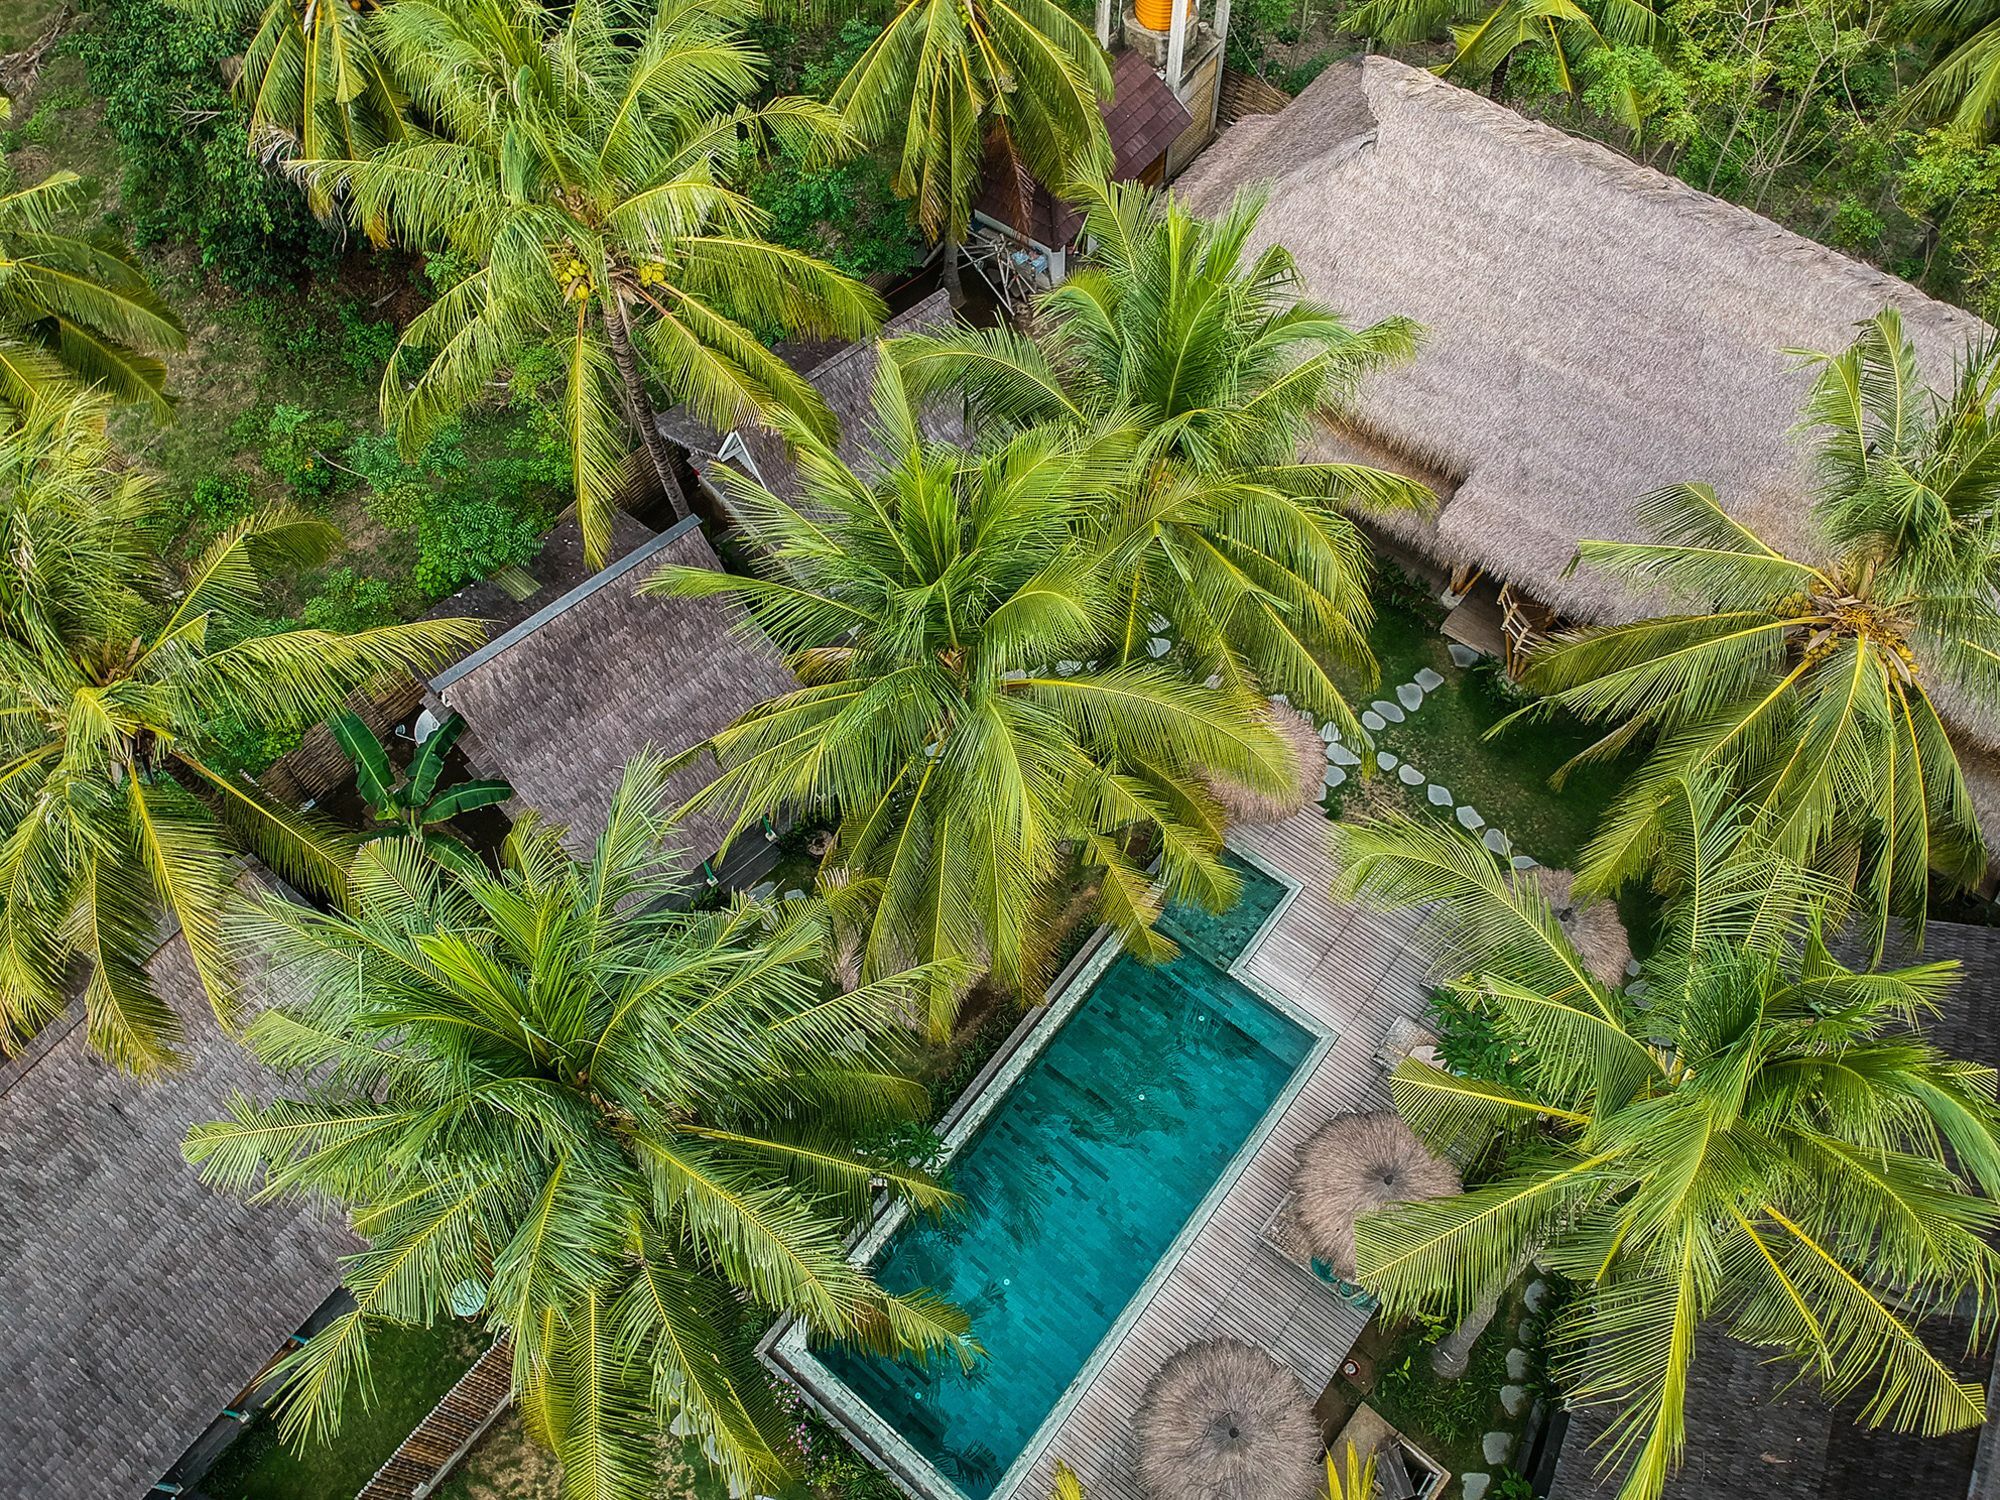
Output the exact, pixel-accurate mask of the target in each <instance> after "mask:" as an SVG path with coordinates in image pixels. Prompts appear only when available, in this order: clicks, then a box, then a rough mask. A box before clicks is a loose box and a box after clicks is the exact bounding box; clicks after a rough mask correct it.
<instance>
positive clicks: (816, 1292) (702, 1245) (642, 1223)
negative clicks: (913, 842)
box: [187, 757, 973, 1500]
mask: <svg viewBox="0 0 2000 1500" xmlns="http://www.w3.org/2000/svg"><path fill="white" fill-rule="evenodd" d="M666 780H667V778H666V773H665V771H664V768H663V766H662V764H661V762H659V761H658V760H657V759H652V758H644V757H642V758H641V759H640V760H639V761H637V762H635V763H634V764H633V765H632V766H631V767H630V768H629V769H628V770H627V773H626V775H625V778H624V781H623V783H622V785H621V787H620V789H619V791H618V793H617V795H616V796H615V797H614V799H613V802H612V805H611V807H610V809H609V814H608V820H607V831H606V833H605V834H604V836H603V837H602V838H601V839H600V840H599V841H598V843H597V845H596V847H595V850H594V851H593V853H592V855H591V857H590V858H589V859H588V860H587V861H583V862H578V861H576V860H573V859H572V858H571V857H570V855H569V854H568V853H567V852H566V851H565V849H564V846H563V843H562V839H561V832H562V831H561V830H559V829H553V828H549V827H546V826H537V825H535V824H533V823H532V821H531V822H529V823H528V824H527V825H525V826H517V827H516V829H515V831H514V833H513V834H512V835H511V836H510V838H509V839H508V841H507V844H506V847H505V849H504V851H503V855H502V865H501V868H500V869H499V870H498V871H497V872H496V871H489V870H487V869H486V868H485V867H484V866H483V865H480V864H478V863H477V862H472V861H468V862H462V863H454V864H452V865H450V866H442V865H439V864H438V863H436V862H435V861H433V860H432V859H430V858H429V857H428V856H427V855H426V853H425V852H424V850H423V849H422V847H421V846H420V845H417V844H415V843H413V842H411V841H409V840H402V839H389V840H381V841H378V842H376V843H374V844H371V845H369V846H368V847H367V848H366V849H364V850H362V852H361V853H360V854H359V855H357V856H356V859H355V864H354V872H353V879H352V881H351V883H350V888H349V889H350V907H349V909H347V910H336V911H332V912H327V913H321V912H317V911H314V910H312V909H311V908H309V907H305V906H301V905H298V904H296V903H294V902H290V901H285V900H280V899H275V898H274V899H272V900H269V901H267V902H265V903H263V904H262V906H261V907H259V908H258V909H257V910H255V911H254V912H252V913H251V914H249V915H247V916H246V917H245V918H243V919H242V920H241V921H240V922H239V924H238V925H237V927H236V928H235V931H236V933H237V935H238V937H239V939H240V940H241V941H243V942H246V943H249V944H253V945H255V946H256V947H258V948H259V949H260V950H262V951H265V952H268V953H269V954H270V955H271V956H272V957H273V959H274V960H275V961H277V962H281V963H286V964H297V965H300V966H302V969H303V972H304V973H305V974H307V975H308V976H311V980H310V981H309V982H308V984H307V985H306V986H305V988H304V991H303V998H301V999H300V1000H299V1001H298V1002H297V1003H296V1004H294V1005H292V1006H289V1007H287V1008H285V1009H283V1010H274V1011H269V1012H266V1013H265V1014H263V1015H262V1016H260V1017H259V1018H258V1019H257V1020H256V1021H255V1022H254V1023H253V1024H252V1025H251V1027H250V1028H249V1032H248V1036H247V1040H248V1042H249V1045H250V1047H251V1048H252V1050H253V1051H254V1052H255V1053H256V1054H257V1055H258V1056H259V1058H261V1059H262V1060H263V1061H264V1062H265V1063H266V1064H267V1065H268V1066H270V1067H272V1068H273V1069H275V1070H277V1072H278V1073H279V1074H280V1075H281V1076H283V1077H286V1078H289V1079H291V1080H293V1081H294V1087H293V1090H292V1092H291V1093H290V1094H289V1095H288V1096H285V1097H280V1098H277V1099H274V1100H272V1101H269V1102H263V1103H259V1102H254V1101H251V1100H249V1099H244V1098H237V1099H235V1100H232V1101H231V1104H230V1108H229V1118H228V1119H227V1120H225V1121H221V1122H218V1123H216V1124H213V1125H205V1126H199V1127H197V1128H196V1129H195V1130H194V1131H193V1132H191V1134H190V1136H189V1139H188V1144H187V1151H188V1154H189V1156H190V1158H191V1159H193V1160H194V1161H196V1162H198V1163H200V1164H201V1166H202V1170H203V1176H204V1177H205V1178H206V1179H207V1180H208V1181H210V1182H214V1183H217V1184H219V1185H222V1186H225V1187H228V1188H231V1189H234V1190H237V1191H243V1192H250V1191H253V1190H254V1191H257V1192H260V1193H262V1194H265V1195H271V1196H278V1197H311V1198H318V1197H320V1196H322V1195H324V1196H329V1197H332V1198H334V1199H336V1200H338V1201H341V1202H343V1203H344V1204H345V1205H347V1207H348V1210H349V1213H350V1215H351V1222H352V1223H353V1224H354V1227H355V1228H356V1230H357V1231H359V1232H360V1233H361V1234H363V1235H365V1236H366V1237H367V1238H368V1240H369V1242H370V1246H371V1248H370V1250H369V1251H368V1253H366V1254H364V1255H361V1256H358V1257H356V1258H355V1259H353V1260H352V1261H351V1262H350V1263H349V1265H348V1269H347V1278H346V1280H347V1287H348V1290H349V1291H350V1292H351V1293H352V1294H353V1296H354V1299H355V1305H354V1307H353V1308H352V1309H351V1310H350V1311H348V1312H346V1313H344V1314H342V1315H341V1316H340V1317H338V1318H337V1319H335V1320H334V1321H333V1322H332V1323H330V1324H329V1325H328V1326H327V1327H325V1328H324V1329H322V1330H321V1331H320V1332H319V1333H317V1334H316V1335H314V1336H313V1338H312V1339H310V1340H309V1341H308V1342H307V1343H306V1344H305V1346H304V1347H303V1348H301V1349H300V1350H298V1351H297V1352H296V1353H295V1354H293V1355H292V1356H291V1357H290V1358H289V1359H287V1360H286V1361H285V1363H284V1365H283V1366H282V1367H281V1370H280V1378H281V1382H282V1396H281V1399H282V1400H283V1402H284V1408H283V1411H284V1415H283V1418H282V1422H283V1431H284V1432H285V1433H286V1435H287V1436H289V1437H291V1438H293V1439H294V1440H297V1439H302V1438H306V1437H312V1436H318V1437H324V1436H326V1435H328V1434H329V1433H331V1432H333V1431H335V1430H336V1429H337V1427H338V1424H339V1421H340V1417H341V1413H342V1411H343V1410H344V1409H345V1407H346V1405H347V1403H348V1402H349V1401H351V1400H353V1399H356V1398H357V1397H358V1396H361V1395H363V1393H365V1381H366V1374H367V1368H368V1347H369V1342H370V1339H371V1336H372V1335H373V1332H374V1330H375V1329H377V1328H378V1327H380V1326H381V1325H383V1324H385V1323H413V1322H430V1321H432V1320H435V1319H439V1318H444V1317H448V1316H450V1315H451V1314H452V1308H453V1303H454V1301H455V1300H456V1299H458V1298H460V1297H462V1296H463V1294H464V1288H465V1287H466V1285H467V1284H468V1283H470V1284H471V1285H472V1286H474V1287H476V1288H478V1289H480V1290H481V1291H482V1292H483V1293H484V1298H485V1305H486V1322H487V1325H488V1326H489V1327H490V1328H491V1329H493V1330H494V1331H495V1332H498V1331H501V1330H505V1331H506V1332H508V1333H509V1334H511V1336H512V1338H513V1341H514V1350H515V1361H514V1385H515V1392H516V1395H517V1398H518V1399H519V1401H520V1403H521V1406H522V1409H523V1411H524V1412H525V1413H526V1414H527V1416H528V1421H529V1428H530V1430H531V1431H532V1432H534V1433H536V1434H537V1435H538V1436H539V1437H541V1438H542V1439H543V1440H544V1441H546V1442H548V1443H549V1444H550V1446H551V1447H552V1448H553V1449H554V1450H555V1453H556V1455H557V1457H558V1458H560V1460H561V1461H562V1471H563V1472H562V1492H563V1494H564V1495H565V1496H576V1497H591V1500H597V1497H611V1496H624V1495H631V1494H639V1493H644V1492H645V1491H646V1489H647V1480H648V1478H649V1477H650V1476H652V1475H654V1474H655V1472H656V1467H657V1465H658V1463H659V1461H660V1450H661V1447H662V1441H663V1439H664V1437H665V1434H666V1432H667V1431H668V1430H669V1429H670V1428H671V1430H673V1431H674V1432H676V1433H685V1434H687V1435H689V1436H691V1437H693V1438H695V1439H697V1440H699V1441H700V1442H702V1443H703V1444H704V1445H705V1446H706V1447H707V1449H708V1451H709V1452H710V1454H711V1455H712V1457H713V1461H714V1462H715V1463H716V1465H717V1466H718V1468H719V1469H720V1470H721V1471H722V1473H723V1474H724V1475H725V1476H726V1477H727V1479H728V1480H729V1481H730V1482H731V1484H732V1485H735V1486H740V1487H742V1488H744V1489H748V1488H751V1487H753V1486H754V1487H765V1486H768V1485H769V1484H770V1481H772V1480H773V1479H774V1478H775V1477H777V1476H779V1475H780V1474H782V1473H783V1471H784V1470H785V1469H786V1468H787V1467H788V1464H789V1462H790V1460H791V1458H792V1455H793V1452H794V1448H793V1444H792V1443H791V1441H790V1434H789V1432H788V1431H787V1430H786V1425H785V1423H784V1421H783V1415H782V1413H781V1412H780V1410H779V1409H778V1407H777V1406H776V1404H775V1403H774V1402H773V1401H772V1399H771V1391H770V1383H769V1381H768V1379H767V1378H766V1376H765V1375H764V1373H763V1371H762V1370H761V1369H760V1368H759V1366H758V1365H757V1362H756V1360H755V1358H754V1356H753V1355H752V1354H751V1353H750V1352H749V1350H748V1348H747V1347H746V1345H745V1342H744V1341H743V1340H741V1339H740V1338H738V1337H735V1336H734V1335H735V1332H736V1328H737V1324H738V1323H739V1321H741V1320H745V1319H760V1320H761V1319H766V1318H769V1317H771V1316H773V1315H776V1314H780V1313H787V1314H792V1315H794V1316H796V1317H798V1318H800V1319H801V1320H803V1322H804V1323H805V1325H806V1326H807V1327H808V1328H809V1329H811V1330H812V1331H813V1332H814V1333H815V1334H816V1335H817V1336H820V1337H823V1338H834V1339H841V1340H846V1341H852V1342H858V1343H863V1344H866V1345H868V1346H869V1347H872V1348H876V1349H879V1350H881V1351H883V1352H885V1353H893V1352H909V1353H912V1354H915V1355H917V1356H920V1357H922V1356H935V1357H943V1358H964V1359H968V1360H969V1359H970V1357H971V1355H972V1352H973V1350H972V1346H971V1345H970V1344H969V1343H968V1341H967V1339H966V1336H965V1328H966V1323H965V1318H964V1317H963V1315H961V1314H959V1313H958V1312H956V1311H955V1310H954V1309H951V1308H949V1307H947V1306H944V1305H942V1304H940V1303H938V1302H936V1301H935V1300H934V1299H932V1298H929V1297H927V1296H923V1295H919V1296H914V1297H893V1296H890V1295H888V1294H887V1293H885V1292H883V1291H882V1290H881V1289H880V1288H878V1287H877V1286H875V1285H874V1283H873V1282H871V1281H870V1280H869V1278H868V1275H867V1273H866V1272H865V1271H864V1270H863V1269H861V1268H859V1267H857V1266H855V1265H854V1264H853V1263H852V1262H851V1261H850V1259H849V1258H848V1255H847V1250H846V1245H845V1243H844V1242H843V1239H842V1232H843V1229H844V1228H845V1227H846V1226H847V1225H848V1224H849V1223H851V1222H852V1221H853V1219H854V1218H855V1217H856V1216H857V1215H859V1214H861V1213H863V1212H865V1211H866V1210H867V1209H868V1208H869V1206H870V1205H871V1203H872V1202H873V1201H874V1199H875V1197H876V1195H877V1193H878V1192H886V1193H888V1194H889V1195H891V1196H893V1197H895V1198H898V1199H902V1200H904V1201H907V1202H908V1203H910V1204H911V1205H913V1206H914V1207H915V1208H917V1209H919V1210H935V1209H939V1208H942V1207H944V1206H945V1205H946V1204H947V1203H948V1202H949V1198H948V1195H946V1194H945V1193H944V1192H943V1191H942V1190H941V1189H939V1188H938V1187H937V1186H936V1184H934V1183H933V1182H932V1181H931V1180H930V1179H929V1178H928V1177H926V1176H925V1175H924V1174H922V1173H921V1172H915V1171H912V1170H911V1169H909V1168H908V1167H906V1166H904V1165H903V1164H901V1163H899V1162H896V1161H891V1160H885V1159H879V1158H874V1157H870V1156H868V1155H865V1154H863V1153H859V1152H857V1151H855V1150H854V1149H853V1148H852V1146H851V1142H852V1140H853V1139H854V1136H855V1135H856V1133H857V1132H860V1131H865V1130H868V1129H872V1128H876V1127H879V1126H880V1125H882V1124H883V1123H885V1122H887V1121H889V1120H892V1119H895V1118H897V1117H899V1116H908V1115H909V1114H911V1113H912V1112H913V1111H914V1110H916V1109H919V1108H921V1106H922V1102H923V1091H922V1089H921V1088H920V1087H918V1086H917V1085H916V1084H914V1083H913V1082H911V1081H910V1080H909V1079H908V1078H907V1077H905V1076H904V1075H903V1074H902V1073H901V1071H900V1066H901V1062H902V1060H903V1056H904V1047H905V1043H906V1039H907V1036H908V1029H907V1024H906V1015H907V1008H908V1007H909V1005H910V1004H911V1003H913V1001H914V1000H915V998H916V997H917V996H918V995H919V994H920V993H921V992H922V991H923V990H924V989H926V988H927V987H928V986H929V984H930V983H931V982H932V978H931V976H929V975H928V974H926V973H924V972H922V971H918V972H912V973H904V974H894V975H889V976H886V977H885V978H884V979H882V980H881V981H880V982H877V983H871V984H867V985H863V986H861V987H859V988H857V989H854V990H852V991H848V992H842V991H841V990H840V989H839V988H837V987H835V986H832V985H830V984H829V983H828V981H827V974H828V969H829V964H830V960H831V956H832V955H831V948H832V930H833V927H832V921H831V919H830V917H829V914H828V911H827V909H826V907H825V906H824V905H822V904H821V903H818V902H815V901H797V902H787V903H781V904H776V905H762V904H758V903H754V902H749V901H738V902H735V903H732V904H731V905H730V906H729V907H728V908H726V909H725V910H722V911H719V912H693V913H691V912H684V911H681V910H678V909H676V906H675V905H674V903H673V901H672V899H671V898H672V897H673V896H674V895H675V894H676V893H677V892H678V891H679V890H680V888H681V879H682V877H681V873H680V870H681V867H680V863H679V859H680V856H679V855H678V852H677V851H675V850H673V849H672V848H671V846H670V845H669V844H668V843H667V842H666V840H667V839H668V837H669V836H670V822H669V814H668V808H667V806H666V803H665V791H666Z"/></svg>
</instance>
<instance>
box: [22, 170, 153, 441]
mask: <svg viewBox="0 0 2000 1500" xmlns="http://www.w3.org/2000/svg"><path fill="white" fill-rule="evenodd" d="M78 181H79V179H78V177H77V175H76V173H74V172H51V173H50V174H49V175H48V176H47V177H44V178H43V179H42V180H41V181H40V182H38V183H36V184H35V185H34V186H33V187H25V188H18V189H16V190H14V191H13V192H0V413H4V414H7V415H9V416H11V417H13V418H14V419H16V420H18V419H19V417H20V415H21V413H22V412H23V411H24V410H25V409H26V408H27V407H28V406H30V405H32V404H33V403H34V402H35V401H37V400H39V399H41V398H43V397H50V396H53V397H54V398H55V399H57V400H58V401H60V400H63V399H65V398H66V395H67V394H68V393H69V392H73V391H75V390H77V389H79V388H92V387H94V388H96V389H98V390H101V391H102V392H103V393H104V394H105V395H106V396H108V397H110V398H111V399H112V400H115V401H120V402H131V403H133V404H135V405H142V406H146V407H148V408H150V409H151V411H152V413H153V415H154V416H156V417H161V418H164V417H165V416H167V415H168V414H169V412H171V410H172V407H171V406H170V404H169V403H168V401H167V398H166V395H165V394H164V391H163V387H164V386H165V385H166V379H167V369H166V366H165V365H163V364H162V363H160V361H159V359H158V358H157V357H156V356H157V353H158V351H160V350H163V349H179V348H181V347H183V346H184V345H185V343H186V338H185V337H184V335H183V333H182V330H181V325H180V322H179V320H178V319H176V318H175V317H174V315H173V313H172V312H171V311H170V310H169V309H168V308H167V306H166V304H165V303H163V302H162V301H160V299H159V297H158V296H157V295H156V294H155V293H154V291H153V289H152V288H151V287H150V286H148V285H147V283H146V278H145V277H144V276H143V275H141V274H140V272H139V269H138V267H137V266H135V265H133V264H132V262H131V260H130V259H129V258H128V257H127V256H126V255H124V253H123V252H121V251H118V250H114V249H109V248H106V247H104V246H100V245H96V244H92V243H90V242H89V241H86V240H80V239H77V238H75V237H74V236H71V235H67V234H62V233H59V232H58V231H57V229H56V227H55V226H56V222H57V220H58V219H59V217H60V216H61V214H62V213H63V211H64V210H65V209H66V208H68V207H70V206H71V205H72V204H74V203H75V202H76V198H77V183H78Z"/></svg>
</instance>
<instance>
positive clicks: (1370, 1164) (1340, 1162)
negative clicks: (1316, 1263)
mask: <svg viewBox="0 0 2000 1500" xmlns="http://www.w3.org/2000/svg"><path fill="white" fill-rule="evenodd" d="M1294 1186H1295V1189H1296V1191H1297V1194H1298V1204H1299V1219H1300V1222H1301V1223H1303V1224H1304V1225H1305V1231H1306V1238H1307V1240H1308V1241H1310V1242H1311V1244H1312V1247H1313V1251H1314V1253H1315V1254H1316V1255H1318V1256H1319V1257H1320V1258H1321V1259H1322V1260H1324V1261H1325V1262H1326V1263H1327V1264H1328V1265H1330V1266H1332V1267H1333V1269H1334V1272H1335V1274H1336V1275H1340V1276H1352V1275H1353V1274H1354V1222H1355V1220H1357V1219H1359V1218H1360V1217H1361V1216H1362V1215H1363V1214H1369V1213H1373V1212H1374V1211H1375V1210H1376V1209H1378V1208H1387V1207H1388V1206H1389V1205H1390V1204H1392V1203H1419V1202H1422V1201H1423V1200H1424V1199H1426V1198H1449V1197H1451V1196H1452V1194H1454V1193H1456V1192H1457V1191H1458V1190H1459V1185H1458V1173H1457V1171H1456V1170H1455V1169H1454V1168H1453V1167H1452V1165H1451V1163H1450V1162H1447V1161H1445V1160H1443V1159H1442V1158H1440V1157H1437V1156H1434V1155H1432V1154H1431V1151H1430V1148H1429V1147H1427V1146H1425V1145H1424V1143H1423V1142H1422V1141H1420V1140H1418V1139H1417V1135H1416V1132H1415V1131H1413V1130H1411V1129H1410V1127H1409V1126H1408V1125H1405V1124H1404V1123H1403V1120H1402V1117H1401V1116H1400V1115H1398V1114H1396V1113H1395V1111H1393V1110H1380V1111H1377V1112H1376V1113H1373V1114H1365V1115H1338V1116H1336V1117H1334V1118H1333V1119H1331V1120H1329V1121H1328V1122H1327V1123H1326V1124H1324V1125H1322V1126H1321V1127H1320V1128H1319V1129H1318V1130H1317V1131H1315V1132H1314V1133H1313V1135H1312V1136H1311V1138H1310V1139H1309V1140H1307V1142H1306V1143H1305V1146H1304V1148H1303V1149H1302V1150H1301V1151H1300V1152H1299V1167H1298V1176H1297V1178H1296V1179H1295V1183H1294Z"/></svg>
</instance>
